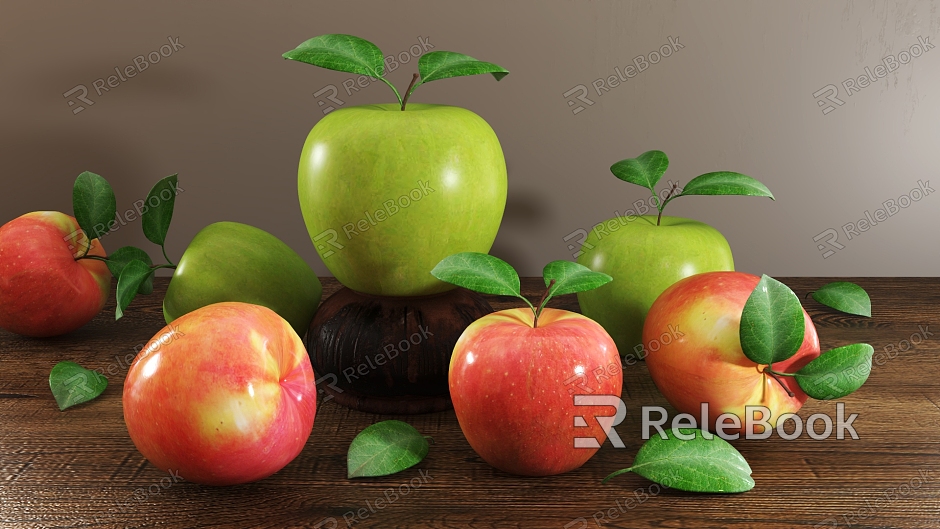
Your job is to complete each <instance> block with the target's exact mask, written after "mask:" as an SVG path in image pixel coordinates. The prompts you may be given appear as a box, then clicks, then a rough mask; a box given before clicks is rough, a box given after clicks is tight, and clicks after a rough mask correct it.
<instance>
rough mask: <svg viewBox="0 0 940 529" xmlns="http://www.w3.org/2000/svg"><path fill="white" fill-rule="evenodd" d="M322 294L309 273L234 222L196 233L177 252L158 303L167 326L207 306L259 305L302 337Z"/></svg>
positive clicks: (265, 236) (275, 242)
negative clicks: (190, 240)
mask: <svg viewBox="0 0 940 529" xmlns="http://www.w3.org/2000/svg"><path fill="white" fill-rule="evenodd" d="M322 294H323V288H322V286H321V285H320V280H319V279H318V278H317V275H316V273H315V272H314V271H313V269H312V268H310V266H309V265H308V264H307V263H306V262H305V261H304V260H303V259H302V258H301V257H300V256H299V255H297V254H296V253H295V252H294V251H293V250H292V249H291V248H290V247H289V246H287V245H286V244H284V243H283V242H282V241H281V240H280V239H278V238H277V237H275V236H273V235H271V234H270V233H268V232H266V231H264V230H261V229H258V228H255V227H254V226H249V225H247V224H240V223H238V222H216V223H215V224H210V225H208V226H206V227H205V228H203V229H202V230H200V231H199V233H197V234H196V236H195V237H194V238H193V240H192V242H190V243H189V247H187V248H186V251H185V252H183V257H181V258H180V261H179V264H177V266H176V271H175V273H174V274H173V279H171V280H170V285H169V286H168V287H167V291H166V297H165V298H164V300H163V315H164V318H165V319H166V322H167V323H170V322H171V321H173V320H175V319H177V318H179V317H180V316H182V315H183V314H186V313H189V312H192V311H194V310H196V309H199V308H202V307H204V306H206V305H211V304H212V303H220V302H223V301H240V302H244V303H253V304H255V305H262V306H265V307H268V308H269V309H271V310H273V311H274V312H276V313H277V314H278V315H280V316H281V317H282V318H284V319H285V320H287V322H288V323H290V325H291V327H293V328H294V330H295V331H296V332H297V334H298V335H300V336H303V335H304V334H305V333H306V332H307V327H308V326H309V325H310V321H311V320H313V315H314V313H315V312H316V310H317V306H318V305H319V304H320V296H321V295H322Z"/></svg>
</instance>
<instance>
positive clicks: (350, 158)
mask: <svg viewBox="0 0 940 529" xmlns="http://www.w3.org/2000/svg"><path fill="white" fill-rule="evenodd" d="M298 193H299V196H300V209H301V212H302V213H303V217H304V222H305V223H306V225H307V231H308V232H309V233H310V237H311V239H312V240H313V244H314V245H315V246H316V248H317V252H319V254H320V257H321V258H322V259H323V262H324V263H325V264H326V266H327V268H329V270H330V272H332V273H333V275H334V276H336V278H337V279H338V280H339V281H340V282H341V283H343V284H344V285H346V286H347V287H349V288H351V289H353V290H356V291H359V292H364V293H367V294H375V295H385V296H417V295H426V294H433V293H437V292H443V291H445V290H449V289H451V288H454V287H453V285H450V284H448V283H444V282H442V281H439V280H437V279H436V278H434V277H433V276H432V275H431V274H430V271H431V269H432V268H434V266H435V265H436V264H437V263H438V262H440V260H441V259H443V258H444V257H447V256H448V255H452V254H455V253H460V252H481V253H486V252H488V251H489V250H490V247H491V246H492V245H493V240H494V239H495V238H496V232H497V230H498V229H499V224H500V221H501V220H502V216H503V209H504V208H505V205H506V162H505V159H504V158H503V151H502V149H501V148H500V145H499V140H498V139H497V137H496V134H495V133H494V132H493V129H492V128H491V127H490V126H489V125H488V124H487V123H486V121H484V120H483V119H482V118H480V117H479V116H477V115H476V114H474V113H473V112H471V111H469V110H466V109H463V108H459V107H453V106H444V105H423V104H415V103H411V104H409V105H408V106H407V107H406V109H405V110H401V108H400V106H399V105H396V104H382V105H363V106H356V107H349V108H344V109H340V110H335V111H333V112H331V113H329V114H327V115H326V116H325V117H323V119H321V120H320V122H319V123H317V125H316V126H315V127H314V128H313V130H311V131H310V135H309V136H308V137H307V141H306V143H304V147H303V151H302V153H301V156H300V168H299V171H298Z"/></svg>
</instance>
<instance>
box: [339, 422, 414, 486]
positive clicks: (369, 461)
mask: <svg viewBox="0 0 940 529" xmlns="http://www.w3.org/2000/svg"><path fill="white" fill-rule="evenodd" d="M426 455H428V441H427V439H425V438H424V437H422V436H421V434H420V433H419V432H418V430H415V429H414V427H412V426H411V425H410V424H408V423H404V422H401V421H382V422H379V423H376V424H373V425H372V426H369V427H367V428H366V429H365V430H363V431H361V432H359V435H357V436H356V438H355V439H353V442H352V444H350V445H349V452H348V453H347V454H346V470H347V473H348V477H349V478H360V477H371V476H387V475H389V474H394V473H396V472H401V471H402V470H405V469H406V468H410V467H413V466H414V465H416V464H418V463H420V462H421V460H422V459H424V456H426Z"/></svg>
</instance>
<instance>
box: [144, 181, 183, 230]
mask: <svg viewBox="0 0 940 529" xmlns="http://www.w3.org/2000/svg"><path fill="white" fill-rule="evenodd" d="M176 181H177V180H176V175H175V174H174V175H170V176H168V177H166V178H163V179H162V180H160V181H159V182H157V183H156V185H154V186H153V188H152V189H151V190H150V193H148V194H147V202H146V205H147V209H146V210H144V212H143V214H142V215H141V216H140V225H141V227H142V228H143V229H144V235H145V236H146V237H147V239H148V240H149V241H150V242H152V243H154V244H159V245H160V246H163V243H164V242H166V232H167V231H169V229H170V220H172V219H173V206H174V204H176ZM154 204H156V205H154Z"/></svg>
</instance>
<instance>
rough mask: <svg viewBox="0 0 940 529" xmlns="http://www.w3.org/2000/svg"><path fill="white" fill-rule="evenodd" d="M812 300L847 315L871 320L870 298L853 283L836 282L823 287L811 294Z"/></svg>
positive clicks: (862, 289)
mask: <svg viewBox="0 0 940 529" xmlns="http://www.w3.org/2000/svg"><path fill="white" fill-rule="evenodd" d="M813 299H815V300H816V301H818V302H820V303H822V304H823V305H825V306H827V307H832V308H834V309H836V310H838V311H841V312H845V313H847V314H854V315H856V316H867V317H869V318H871V298H869V297H868V292H865V289H864V288H862V287H860V286H858V285H856V284H855V283H850V282H848V281H836V282H834V283H829V284H827V285H823V287H822V288H820V289H819V290H817V291H815V292H813Z"/></svg>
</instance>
